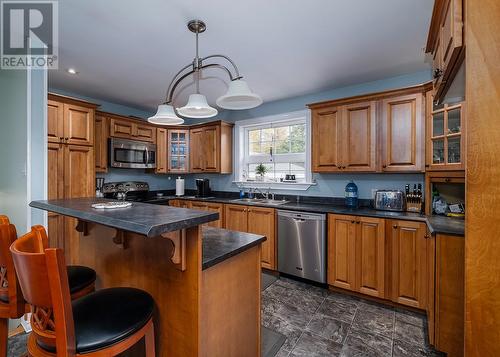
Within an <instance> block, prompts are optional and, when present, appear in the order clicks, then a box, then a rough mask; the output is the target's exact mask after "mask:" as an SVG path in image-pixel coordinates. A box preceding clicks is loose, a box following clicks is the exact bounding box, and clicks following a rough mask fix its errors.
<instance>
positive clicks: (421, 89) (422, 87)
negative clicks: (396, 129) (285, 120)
mask: <svg viewBox="0 0 500 357" xmlns="http://www.w3.org/2000/svg"><path fill="white" fill-rule="evenodd" d="M431 89H432V81H429V82H425V83H422V84H418V85H415V86H410V87H404V88H397V89H390V90H386V91H381V92H375V93H368V94H361V95H356V96H352V97H347V98H339V99H334V100H326V101H323V102H317V103H311V104H307V106H308V107H309V109H320V108H325V107H329V106H337V105H343V104H353V103H358V102H364V101H372V100H380V99H385V98H389V97H396V96H402V95H406V94H414V93H425V92H427V91H429V90H431Z"/></svg>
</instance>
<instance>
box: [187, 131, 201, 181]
mask: <svg viewBox="0 0 500 357" xmlns="http://www.w3.org/2000/svg"><path fill="white" fill-rule="evenodd" d="M189 138H190V144H189V151H190V153H189V155H190V158H189V165H190V171H191V172H203V166H204V165H203V161H204V156H205V155H204V150H203V146H202V145H203V129H202V128H197V129H192V130H190V131H189Z"/></svg>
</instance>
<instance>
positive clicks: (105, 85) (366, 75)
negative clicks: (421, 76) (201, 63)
mask: <svg viewBox="0 0 500 357" xmlns="http://www.w3.org/2000/svg"><path fill="white" fill-rule="evenodd" d="M433 3H434V1H433V0H377V1H375V0H349V1H347V0H246V1H243V0H210V1H207V0H205V1H203V0H171V1H165V0H149V1H142V2H141V1H124V0H106V1H102V0H85V1H82V0H63V1H59V42H60V49H59V68H60V69H59V70H57V71H49V86H50V88H57V89H63V90H66V91H71V92H74V93H79V94H83V95H87V96H92V97H96V98H100V99H103V100H108V101H113V102H116V103H121V104H125V105H130V106H134V107H138V108H143V109H147V110H152V109H154V108H155V107H156V105H157V104H158V103H160V102H162V101H163V99H164V93H165V90H166V87H167V86H168V83H169V82H170V80H171V77H172V76H173V75H174V74H175V73H176V72H177V71H178V70H179V69H180V68H181V67H182V66H184V65H186V64H188V63H190V62H191V61H192V59H193V57H194V35H193V34H192V33H191V32H189V31H188V30H187V28H186V23H187V22H188V20H191V19H194V18H200V19H202V20H204V21H205V22H206V23H207V31H206V32H205V33H203V34H201V35H200V55H201V56H206V55H209V54H225V55H227V56H229V57H231V58H232V59H233V60H234V61H235V62H236V64H237V65H238V67H239V69H240V72H241V73H242V75H243V76H244V78H245V79H246V80H247V81H248V83H249V85H250V87H251V88H252V89H253V90H254V91H255V92H257V93H258V94H260V95H261V96H262V98H263V99H264V101H272V100H277V99H281V98H286V97H294V96H298V95H302V94H308V93H313V92H317V91H320V90H325V89H330V88H334V87H339V86H344V85H350V84H355V83H361V82H367V81H372V80H376V79H381V78H385V77H390V76H396V75H399V74H403V73H410V72H415V71H419V70H424V69H428V68H429V65H428V64H427V63H425V62H424V58H425V57H424V53H423V50H422V48H423V47H424V45H425V42H426V36H427V31H428V26H429V22H430V17H431V13H432V6H433ZM68 67H74V68H76V69H77V70H78V71H79V72H80V73H79V74H78V75H77V76H71V75H70V74H68V73H67V72H66V71H65V70H66V69H67V68H68ZM204 77H207V78H206V79H204V80H203V81H202V84H201V91H202V93H204V94H206V95H207V97H208V99H209V102H211V103H214V102H215V99H216V98H217V97H219V96H220V95H222V94H223V93H224V92H225V89H226V88H227V84H226V83H225V82H227V78H226V74H225V73H224V72H222V71H219V70H210V71H207V72H206V73H205V74H204ZM185 84H186V86H181V88H182V91H180V92H179V95H176V99H175V105H176V106H181V105H183V104H184V103H185V101H186V98H187V95H189V94H190V93H191V92H192V91H193V85H192V79H190V80H186V82H185Z"/></svg>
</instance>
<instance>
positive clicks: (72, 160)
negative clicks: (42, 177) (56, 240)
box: [64, 145, 95, 228]
mask: <svg viewBox="0 0 500 357" xmlns="http://www.w3.org/2000/svg"><path fill="white" fill-rule="evenodd" d="M94 180H95V174H94V148H92V147H90V146H78V145H66V146H64V198H76V197H92V196H95V182H94ZM73 228H74V227H73Z"/></svg>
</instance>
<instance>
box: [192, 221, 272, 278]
mask: <svg viewBox="0 0 500 357" xmlns="http://www.w3.org/2000/svg"><path fill="white" fill-rule="evenodd" d="M265 240H266V237H264V236H261V235H257V234H251V233H243V232H235V231H228V230H227V229H221V228H213V227H203V239H202V242H203V243H202V246H203V264H202V269H203V270H205V269H208V268H210V267H212V266H214V265H216V264H218V263H220V262H222V261H224V260H226V259H228V258H231V257H233V256H235V255H237V254H239V253H241V252H244V251H245V250H247V249H250V248H252V247H254V246H256V245H258V244H260V243H262V242H263V241H265Z"/></svg>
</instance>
